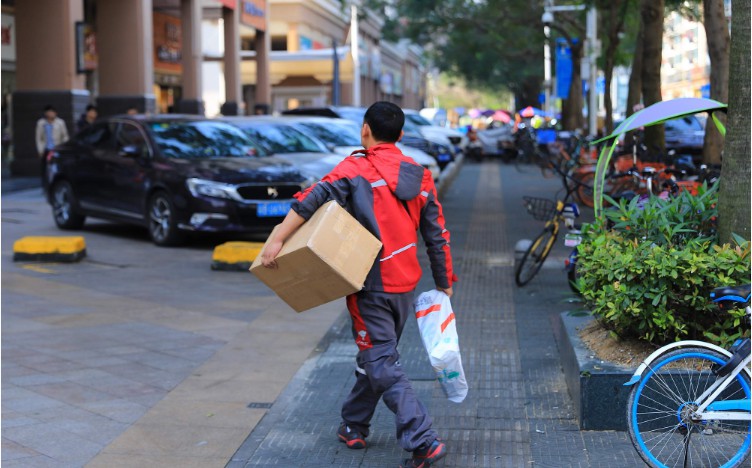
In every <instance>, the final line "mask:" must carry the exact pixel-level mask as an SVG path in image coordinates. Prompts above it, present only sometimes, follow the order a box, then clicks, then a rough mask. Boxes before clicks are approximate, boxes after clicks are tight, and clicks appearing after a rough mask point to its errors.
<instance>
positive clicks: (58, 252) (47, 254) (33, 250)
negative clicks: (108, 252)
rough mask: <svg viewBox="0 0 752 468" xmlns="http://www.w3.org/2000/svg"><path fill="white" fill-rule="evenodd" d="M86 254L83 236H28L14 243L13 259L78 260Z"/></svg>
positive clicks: (15, 260)
mask: <svg viewBox="0 0 752 468" xmlns="http://www.w3.org/2000/svg"><path fill="white" fill-rule="evenodd" d="M85 256H86V241H84V238H83V237H81V236H64V237H55V236H27V237H22V238H20V239H18V240H17V241H16V242H14V243H13V261H14V262H19V261H44V262H50V261H52V262H77V261H79V260H81V259H82V258H84V257H85Z"/></svg>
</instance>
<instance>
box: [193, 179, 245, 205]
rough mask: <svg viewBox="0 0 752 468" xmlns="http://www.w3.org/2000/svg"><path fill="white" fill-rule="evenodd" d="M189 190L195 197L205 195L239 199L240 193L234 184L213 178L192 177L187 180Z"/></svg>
mask: <svg viewBox="0 0 752 468" xmlns="http://www.w3.org/2000/svg"><path fill="white" fill-rule="evenodd" d="M185 185H186V186H187V187H188V191H189V192H191V195H193V196H194V197H198V196H204V197H213V198H227V199H233V200H235V199H238V198H239V195H238V192H237V190H236V189H235V186H234V185H230V184H223V183H221V182H214V181H213V180H203V179H196V178H191V179H188V180H186V181H185Z"/></svg>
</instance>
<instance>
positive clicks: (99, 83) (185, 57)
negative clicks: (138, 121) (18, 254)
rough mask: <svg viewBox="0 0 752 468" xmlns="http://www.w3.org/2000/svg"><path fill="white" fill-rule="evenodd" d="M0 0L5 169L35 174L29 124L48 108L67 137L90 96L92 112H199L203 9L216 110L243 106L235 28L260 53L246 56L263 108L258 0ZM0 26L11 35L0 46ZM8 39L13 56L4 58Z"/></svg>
mask: <svg viewBox="0 0 752 468" xmlns="http://www.w3.org/2000/svg"><path fill="white" fill-rule="evenodd" d="M2 5H3V10H2V12H3V108H4V116H5V115H6V113H7V114H8V118H7V121H8V122H9V128H10V132H9V134H10V139H11V141H12V143H13V150H12V161H10V164H9V166H10V171H11V173H12V174H13V175H37V174H38V172H39V157H40V155H38V154H37V151H36V148H35V145H34V129H35V123H36V121H37V119H39V118H40V117H41V116H42V113H43V109H44V107H45V106H47V105H52V106H54V107H55V108H56V110H57V111H58V115H59V117H61V118H62V119H63V120H64V121H65V122H66V124H67V126H68V130H69V134H74V133H75V128H74V123H75V122H76V120H77V119H78V118H79V116H80V115H81V114H82V113H83V112H84V109H85V108H86V106H87V105H88V104H91V103H95V104H96V105H97V107H98V108H99V114H100V116H107V115H113V114H119V113H124V112H126V111H127V110H128V109H131V108H135V109H136V110H137V111H139V112H182V113H193V114H203V113H204V104H203V83H202V78H203V74H204V73H203V63H204V56H203V46H202V29H203V27H202V23H203V18H204V15H205V12H208V13H207V14H209V15H217V16H219V17H220V18H221V19H222V25H223V39H224V40H223V44H222V58H221V62H222V63H221V65H222V70H223V86H222V89H223V91H224V95H223V102H222V105H221V107H222V112H223V113H224V114H237V113H238V112H242V111H243V108H244V96H243V94H242V87H241V78H240V47H241V37H242V36H243V35H245V36H247V37H250V38H251V42H253V43H254V46H255V47H256V48H257V49H259V50H260V51H261V52H260V53H258V54H256V56H255V57H254V60H256V61H257V62H259V64H258V65H257V66H256V70H257V71H258V74H259V76H258V77H256V78H255V80H254V81H255V82H256V85H255V95H254V97H253V98H254V99H253V101H254V103H257V104H258V103H260V104H263V105H264V106H266V107H268V106H269V102H270V100H271V88H270V86H269V81H268V63H266V60H268V53H265V52H264V47H265V46H268V36H267V35H266V24H267V18H266V14H267V12H268V6H267V4H266V0H128V1H122V0H34V1H33V2H32V1H19V0H15V1H14V0H3V3H2ZM6 24H7V25H8V27H7V29H8V31H9V32H8V34H11V33H12V34H13V35H12V36H9V43H8V44H7V45H6V43H5V35H6V33H5V31H6ZM10 46H13V51H12V52H13V53H12V54H10V55H9V57H11V58H13V60H7V61H6V47H10ZM267 50H268V47H267ZM6 73H7V74H8V76H7V77H6ZM6 78H9V79H8V80H7V83H9V84H11V85H10V86H7V87H6ZM4 120H6V119H4ZM4 125H5V122H4ZM4 130H5V129H4ZM3 149H4V150H6V145H5V144H4V145H3ZM4 153H8V151H4ZM3 158H4V162H7V161H6V155H5V154H4V155H3Z"/></svg>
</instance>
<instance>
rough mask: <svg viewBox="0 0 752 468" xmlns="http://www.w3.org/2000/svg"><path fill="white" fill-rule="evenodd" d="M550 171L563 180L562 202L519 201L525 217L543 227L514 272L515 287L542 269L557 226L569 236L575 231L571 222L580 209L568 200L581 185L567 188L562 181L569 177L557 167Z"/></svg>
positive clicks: (536, 198)
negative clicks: (522, 205)
mask: <svg viewBox="0 0 752 468" xmlns="http://www.w3.org/2000/svg"><path fill="white" fill-rule="evenodd" d="M553 169H554V171H555V172H558V173H559V175H561V176H562V177H563V178H565V182H564V190H566V195H565V196H564V198H563V199H562V200H557V201H556V202H554V201H552V200H549V199H547V198H539V197H522V199H523V201H524V204H525V208H526V209H527V211H528V213H530V214H531V215H532V216H533V218H535V219H537V220H539V221H546V225H545V226H544V227H543V231H542V232H541V233H540V234H539V235H538V237H536V238H535V240H533V242H532V243H531V244H530V246H529V247H528V248H527V250H526V251H525V253H524V254H523V256H522V258H521V259H520V261H519V263H517V265H516V267H515V269H514V281H515V283H516V284H517V286H519V287H522V286H525V285H526V284H527V283H529V282H530V280H532V279H533V277H534V276H535V275H536V274H537V273H538V271H539V270H540V268H541V266H543V262H545V261H546V258H548V254H549V253H551V248H552V247H553V245H554V242H556V238H557V237H558V236H559V226H560V224H562V222H563V223H564V225H565V226H566V228H567V229H568V230H569V231H570V232H571V233H576V232H578V229H579V227H578V226H576V225H575V224H574V220H575V218H577V217H578V216H579V215H580V209H579V207H578V206H577V204H576V203H569V202H568V200H569V199H570V198H571V196H572V194H573V193H575V192H576V191H577V189H578V188H579V187H580V185H581V184H580V182H579V181H577V180H573V182H574V183H573V184H571V185H570V184H567V183H566V179H567V178H569V177H570V176H568V175H567V174H566V173H564V172H561V171H560V169H559V168H558V167H554V168H553Z"/></svg>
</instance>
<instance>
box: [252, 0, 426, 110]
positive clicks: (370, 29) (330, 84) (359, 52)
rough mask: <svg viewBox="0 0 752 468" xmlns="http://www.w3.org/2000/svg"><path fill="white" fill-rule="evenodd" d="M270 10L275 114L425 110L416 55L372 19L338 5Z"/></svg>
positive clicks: (281, 1) (279, 3) (320, 0)
mask: <svg viewBox="0 0 752 468" xmlns="http://www.w3.org/2000/svg"><path fill="white" fill-rule="evenodd" d="M269 6H270V13H269V31H270V35H271V44H272V47H271V80H272V104H273V110H274V111H282V110H285V109H290V108H294V107H299V106H322V105H327V104H340V105H355V106H361V105H362V106H367V105H369V104H371V103H373V102H375V101H378V100H389V101H392V102H394V103H396V104H398V105H400V106H402V107H405V108H418V109H419V108H421V107H423V103H424V101H425V94H426V86H425V81H426V80H425V76H426V69H425V67H424V66H423V63H422V50H421V49H420V48H419V47H417V46H415V45H410V44H408V43H406V42H403V43H399V44H393V43H389V42H387V41H384V40H383V39H382V35H381V29H382V27H383V25H384V22H383V20H382V19H380V18H379V17H378V16H377V15H375V14H374V13H373V12H371V11H368V10H364V9H362V8H358V7H357V5H354V6H352V5H351V6H350V7H349V8H348V7H345V8H343V5H342V3H341V2H339V1H338V0H270V2H269ZM335 48H336V49H335ZM335 50H336V59H335ZM335 61H336V62H337V64H336V68H337V69H338V70H337V71H338V73H336V74H335ZM244 66H246V65H245V63H244ZM249 75H252V74H251V73H249ZM244 76H246V74H245V73H244ZM337 84H339V86H337Z"/></svg>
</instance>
